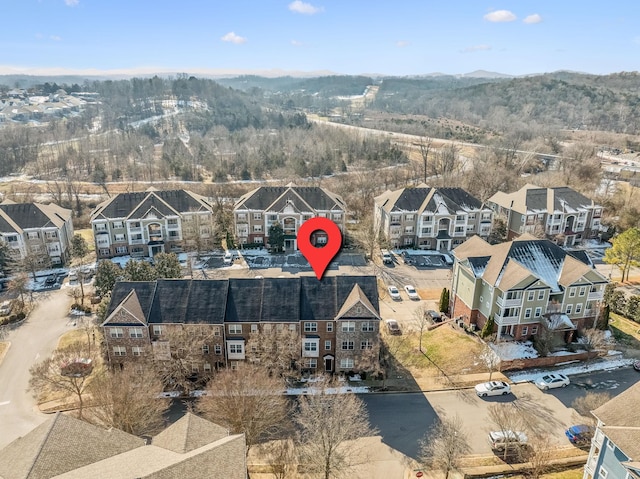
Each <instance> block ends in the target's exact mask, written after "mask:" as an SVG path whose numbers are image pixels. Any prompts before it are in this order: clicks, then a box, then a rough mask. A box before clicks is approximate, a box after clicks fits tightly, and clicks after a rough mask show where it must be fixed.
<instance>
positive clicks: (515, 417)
mask: <svg viewBox="0 0 640 479" xmlns="http://www.w3.org/2000/svg"><path fill="white" fill-rule="evenodd" d="M487 411H488V415H489V420H490V421H491V422H492V423H493V424H494V425H495V426H496V427H497V428H498V431H500V432H501V433H503V434H504V435H505V437H506V436H507V435H509V434H511V432H522V431H524V430H525V429H526V428H527V426H528V420H527V417H526V416H525V414H524V413H523V410H522V409H521V408H519V407H517V406H516V405H514V404H513V403H495V404H492V405H490V406H489V408H488V409H487ZM513 451H515V452H516V453H519V452H520V447H519V444H513V445H512V446H511V445H510V444H509V442H508V441H507V442H505V447H504V457H503V459H504V460H506V459H507V456H508V455H509V452H513Z"/></svg>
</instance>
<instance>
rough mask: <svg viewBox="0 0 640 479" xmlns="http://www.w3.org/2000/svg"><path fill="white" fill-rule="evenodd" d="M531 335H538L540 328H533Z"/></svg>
mask: <svg viewBox="0 0 640 479" xmlns="http://www.w3.org/2000/svg"><path fill="white" fill-rule="evenodd" d="M531 334H538V326H531Z"/></svg>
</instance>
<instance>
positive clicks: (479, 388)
mask: <svg viewBox="0 0 640 479" xmlns="http://www.w3.org/2000/svg"><path fill="white" fill-rule="evenodd" d="M475 389H476V394H477V395H478V396H480V397H481V398H484V397H487V396H506V395H507V394H510V393H511V386H509V385H508V384H507V383H505V382H504V381H488V382H486V383H481V384H476V388H475Z"/></svg>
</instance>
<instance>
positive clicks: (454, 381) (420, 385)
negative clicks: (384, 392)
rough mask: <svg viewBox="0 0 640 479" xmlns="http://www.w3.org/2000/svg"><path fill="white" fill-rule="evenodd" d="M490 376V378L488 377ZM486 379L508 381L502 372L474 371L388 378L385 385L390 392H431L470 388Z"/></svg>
mask: <svg viewBox="0 0 640 479" xmlns="http://www.w3.org/2000/svg"><path fill="white" fill-rule="evenodd" d="M489 377H491V379H489ZM487 381H505V382H507V383H509V382H510V381H509V378H507V377H506V376H505V375H504V374H502V373H500V372H498V371H494V372H493V374H489V373H488V372H487V373H476V374H462V375H455V376H419V377H415V376H414V377H411V378H404V377H403V378H389V379H387V381H386V387H387V388H390V389H392V391H391V392H432V391H451V390H454V389H465V388H472V387H474V386H475V385H476V384H479V383H483V382H487Z"/></svg>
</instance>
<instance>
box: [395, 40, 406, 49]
mask: <svg viewBox="0 0 640 479" xmlns="http://www.w3.org/2000/svg"><path fill="white" fill-rule="evenodd" d="M407 45H409V42H405V41H404V40H400V41H398V42H396V47H398V48H402V47H406V46H407Z"/></svg>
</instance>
